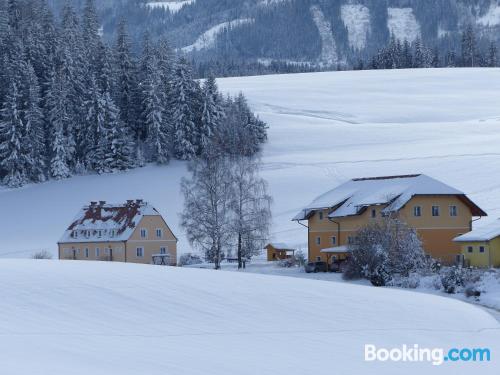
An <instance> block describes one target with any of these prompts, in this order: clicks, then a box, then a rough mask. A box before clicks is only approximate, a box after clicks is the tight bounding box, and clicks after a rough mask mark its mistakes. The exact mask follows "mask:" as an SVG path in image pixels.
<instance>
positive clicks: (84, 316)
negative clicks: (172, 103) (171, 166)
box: [0, 260, 500, 375]
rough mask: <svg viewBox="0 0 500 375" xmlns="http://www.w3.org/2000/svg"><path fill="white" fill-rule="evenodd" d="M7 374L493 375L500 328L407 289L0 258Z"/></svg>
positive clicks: (0, 357)
mask: <svg viewBox="0 0 500 375" xmlns="http://www.w3.org/2000/svg"><path fill="white" fill-rule="evenodd" d="M0 284H1V285H2V289H1V292H0V337H1V338H0V363H1V364H2V374H8V375H32V374H36V375H48V374H50V375H63V374H64V375H67V374H71V375H89V374H92V375H110V374H121V375H139V374H140V375H143V374H148V375H160V374H161V375H164V374H169V375H181V374H189V375H195V374H205V375H212V374H213V375H216V374H217V375H230V374H231V375H233V374H238V375H246V374H248V375H254V374H275V375H295V374H297V375H303V374H318V375H323V374H325V375H326V374H332V373H340V374H381V373H383V374H387V375H390V374H401V373H405V374H422V373H426V374H454V375H457V374H466V373H467V374H470V373H471V372H473V373H478V374H479V373H480V374H484V375H487V374H494V373H495V371H496V370H498V358H496V356H495V353H498V352H499V350H500V342H499V340H498V335H499V330H500V325H499V323H498V322H497V321H495V319H494V318H492V317H491V316H490V315H489V314H487V313H486V312H484V311H482V310H479V309H478V308H476V307H474V306H472V305H469V304H465V303H462V302H459V301H455V300H451V299H446V298H441V297H436V296H432V295H425V294H418V293H412V292H407V291H400V290H391V289H377V288H368V287H364V286H358V285H349V284H344V283H335V282H322V281H317V280H304V279H297V278H288V277H273V276H264V275H255V274H239V273H235V272H214V271H211V270H200V269H185V268H173V267H168V268H166V267H156V266H143V265H132V264H118V263H115V264H112V263H107V262H98V263H95V262H92V263H90V262H71V261H66V262H58V261H30V260H1V261H0ZM365 344H375V345H377V346H379V347H381V346H385V347H389V348H392V347H395V346H396V347H399V346H400V345H402V344H408V345H413V344H418V345H420V347H430V348H443V349H448V348H451V347H459V348H461V347H469V348H470V347H488V348H490V350H491V352H492V353H493V354H492V361H491V362H477V363H471V362H469V363H449V362H448V363H444V364H443V365H441V366H434V365H432V364H431V363H428V362H424V363H418V362H413V363H411V362H394V363H387V362H386V363H384V362H378V363H374V362H364V361H363V360H362V358H363V350H364V345H365Z"/></svg>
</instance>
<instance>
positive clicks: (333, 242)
mask: <svg viewBox="0 0 500 375" xmlns="http://www.w3.org/2000/svg"><path fill="white" fill-rule="evenodd" d="M336 244H337V237H335V236H333V237H332V245H336Z"/></svg>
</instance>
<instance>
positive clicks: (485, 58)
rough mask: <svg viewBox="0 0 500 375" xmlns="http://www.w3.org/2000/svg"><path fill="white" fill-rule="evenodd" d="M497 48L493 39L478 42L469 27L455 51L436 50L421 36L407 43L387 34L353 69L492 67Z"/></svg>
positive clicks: (494, 63) (496, 60)
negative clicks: (384, 41)
mask: <svg viewBox="0 0 500 375" xmlns="http://www.w3.org/2000/svg"><path fill="white" fill-rule="evenodd" d="M496 66H498V49H497V46H496V44H495V42H493V41H492V42H489V43H487V44H486V45H485V44H484V43H480V41H479V39H478V38H477V36H476V33H475V32H474V29H473V28H472V26H468V27H467V28H466V29H465V31H464V32H463V33H462V34H461V43H460V48H459V50H458V51H457V50H454V49H450V50H447V51H445V52H443V53H440V51H439V49H438V48H430V47H428V46H426V45H425V44H424V43H423V42H422V41H421V39H417V40H415V41H414V42H412V43H410V42H408V41H407V40H404V41H401V40H399V39H396V38H395V37H394V36H391V39H390V41H389V43H388V44H387V45H386V46H385V47H383V48H381V49H379V50H378V51H377V53H376V54H375V55H374V56H372V57H371V58H370V59H369V60H368V61H362V60H360V61H359V62H358V64H357V66H355V69H407V68H440V67H496Z"/></svg>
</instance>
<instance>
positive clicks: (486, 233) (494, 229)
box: [453, 219, 500, 242]
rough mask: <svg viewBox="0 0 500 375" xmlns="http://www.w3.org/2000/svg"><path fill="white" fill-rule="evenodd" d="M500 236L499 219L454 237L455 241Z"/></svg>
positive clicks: (470, 240) (487, 238) (485, 239)
mask: <svg viewBox="0 0 500 375" xmlns="http://www.w3.org/2000/svg"><path fill="white" fill-rule="evenodd" d="M498 236H500V219H497V220H495V221H493V222H491V223H489V224H486V225H483V226H481V227H479V228H477V229H474V230H472V231H470V232H468V233H465V234H462V235H461V236H458V237H455V238H454V239H453V241H455V242H474V241H490V240H492V239H494V238H496V237H498Z"/></svg>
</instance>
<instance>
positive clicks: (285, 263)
mask: <svg viewBox="0 0 500 375" xmlns="http://www.w3.org/2000/svg"><path fill="white" fill-rule="evenodd" d="M277 264H278V266H280V267H284V268H290V267H294V266H295V265H296V264H297V261H296V259H295V258H294V257H291V258H286V259H280V260H279V261H278V262H277Z"/></svg>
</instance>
